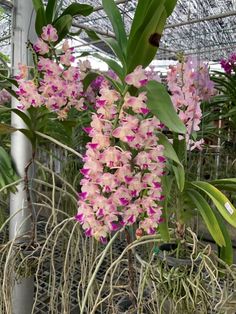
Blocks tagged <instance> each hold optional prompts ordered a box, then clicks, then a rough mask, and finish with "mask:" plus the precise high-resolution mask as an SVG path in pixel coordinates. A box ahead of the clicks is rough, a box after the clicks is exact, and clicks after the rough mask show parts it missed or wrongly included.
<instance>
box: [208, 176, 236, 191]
mask: <svg viewBox="0 0 236 314" xmlns="http://www.w3.org/2000/svg"><path fill="white" fill-rule="evenodd" d="M210 183H211V184H212V185H214V186H215V187H217V188H220V189H222V190H225V191H236V178H227V179H218V180H213V181H211V182H210Z"/></svg>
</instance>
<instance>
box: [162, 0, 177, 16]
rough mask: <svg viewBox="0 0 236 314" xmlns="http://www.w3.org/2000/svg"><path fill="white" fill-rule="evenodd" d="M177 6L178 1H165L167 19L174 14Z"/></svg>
mask: <svg viewBox="0 0 236 314" xmlns="http://www.w3.org/2000/svg"><path fill="white" fill-rule="evenodd" d="M176 4H177V0H166V1H165V3H164V6H165V9H166V13H167V17H169V16H170V15H171V14H172V12H173V10H174V8H175V6H176Z"/></svg>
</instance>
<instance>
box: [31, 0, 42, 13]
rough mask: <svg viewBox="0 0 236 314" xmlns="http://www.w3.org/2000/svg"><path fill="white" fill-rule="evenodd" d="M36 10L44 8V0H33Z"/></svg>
mask: <svg viewBox="0 0 236 314" xmlns="http://www.w3.org/2000/svg"><path fill="white" fill-rule="evenodd" d="M32 2H33V6H34V9H35V11H36V12H37V11H38V10H39V9H42V8H43V9H44V5H43V1H42V0H32Z"/></svg>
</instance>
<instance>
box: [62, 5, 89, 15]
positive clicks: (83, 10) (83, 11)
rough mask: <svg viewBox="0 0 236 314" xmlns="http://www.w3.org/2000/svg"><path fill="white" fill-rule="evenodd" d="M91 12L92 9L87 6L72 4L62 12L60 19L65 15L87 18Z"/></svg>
mask: <svg viewBox="0 0 236 314" xmlns="http://www.w3.org/2000/svg"><path fill="white" fill-rule="evenodd" d="M92 12H93V7H92V6H91V5H89V4H82V3H72V4H71V5H69V6H68V7H67V8H66V9H65V10H64V11H63V12H62V14H61V15H60V17H61V16H63V15H67V14H69V15H71V16H72V17H74V16H77V15H82V16H88V15H90V14H91V13H92ZM60 17H59V18H60Z"/></svg>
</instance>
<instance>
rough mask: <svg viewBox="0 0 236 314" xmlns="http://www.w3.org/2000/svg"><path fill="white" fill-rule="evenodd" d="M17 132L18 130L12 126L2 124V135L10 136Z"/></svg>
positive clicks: (0, 125)
mask: <svg viewBox="0 0 236 314" xmlns="http://www.w3.org/2000/svg"><path fill="white" fill-rule="evenodd" d="M16 130H17V129H16V128H13V127H12V126H11V125H8V124H5V123H1V122H0V134H10V133H12V132H15V131H16Z"/></svg>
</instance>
